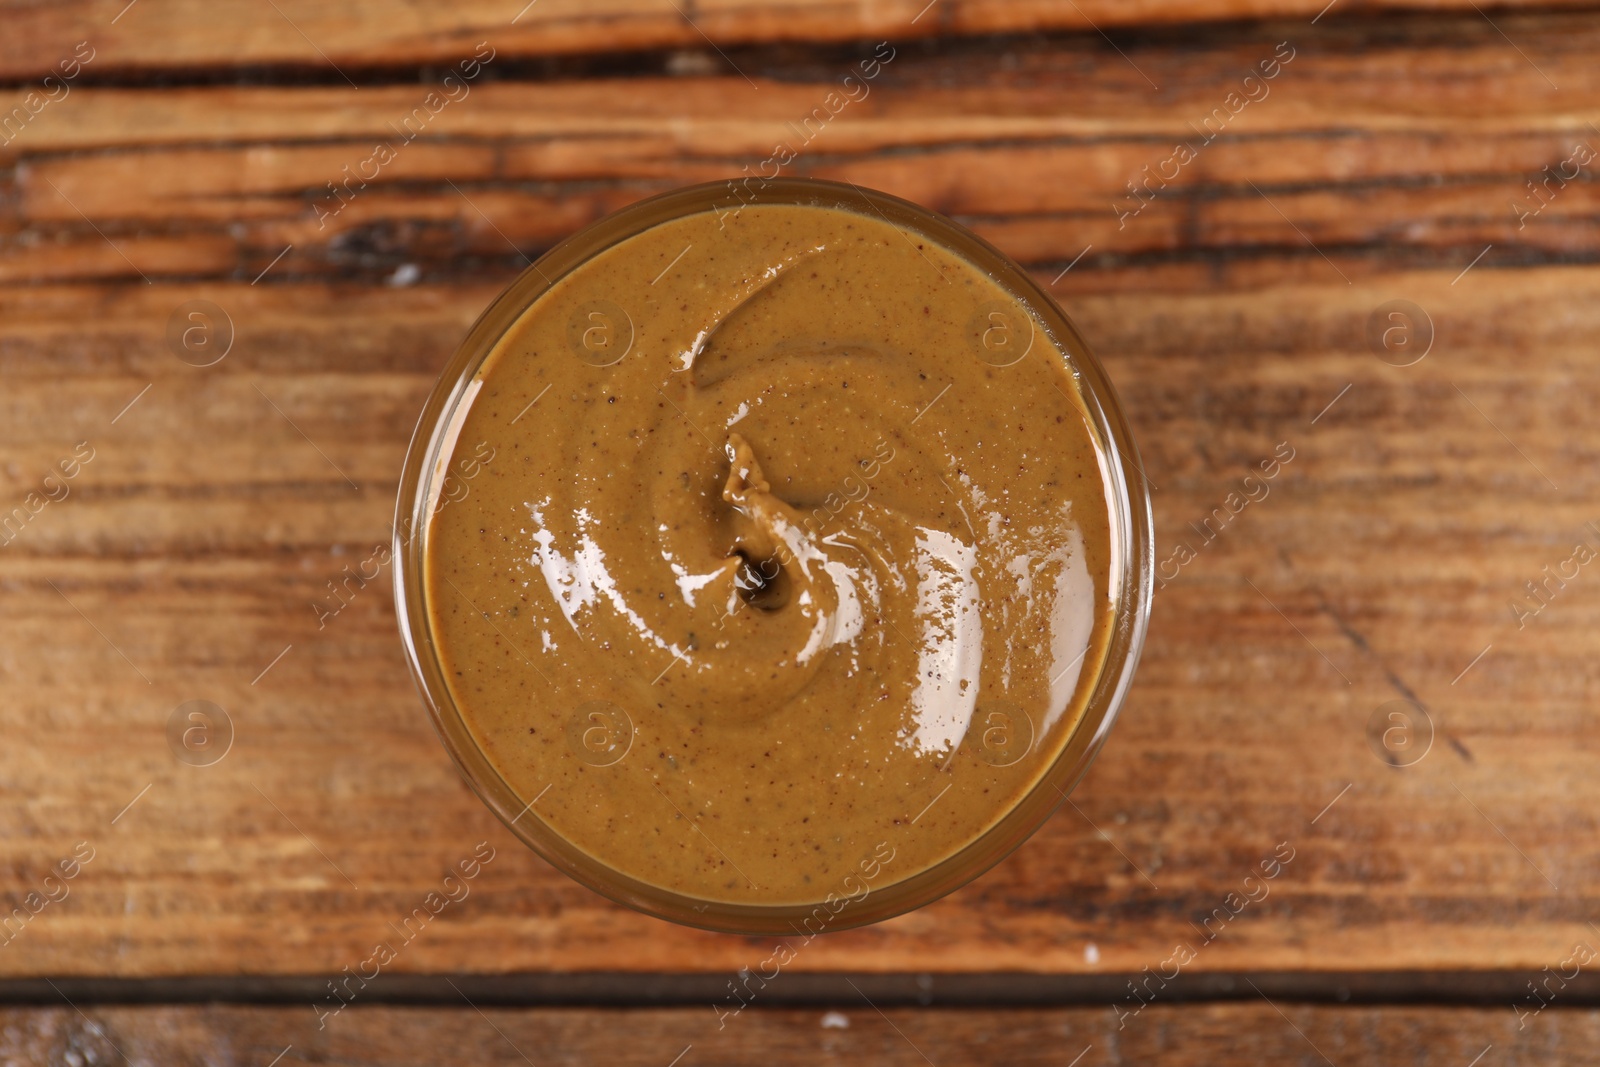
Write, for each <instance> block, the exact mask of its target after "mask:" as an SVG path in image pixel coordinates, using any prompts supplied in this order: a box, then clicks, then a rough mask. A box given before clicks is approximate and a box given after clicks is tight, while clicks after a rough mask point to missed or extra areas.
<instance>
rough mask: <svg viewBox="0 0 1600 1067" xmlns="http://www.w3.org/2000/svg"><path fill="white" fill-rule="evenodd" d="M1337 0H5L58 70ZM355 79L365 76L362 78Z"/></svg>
mask: <svg viewBox="0 0 1600 1067" xmlns="http://www.w3.org/2000/svg"><path fill="white" fill-rule="evenodd" d="M1483 6H1484V7H1488V8H1490V9H1491V10H1496V11H1499V10H1505V9H1511V10H1516V9H1519V8H1533V7H1545V8H1548V7H1572V8H1581V7H1592V6H1593V3H1592V0H1554V2H1553V3H1552V2H1551V0H1537V2H1536V0H1501V2H1499V3H1495V4H1492V5H1489V4H1485V5H1483ZM1331 7H1333V5H1331V4H1329V3H1328V2H1327V0H1079V2H1077V3H1073V2H1070V0H998V2H995V0H984V2H979V0H933V2H929V0H889V2H882V0H879V2H866V0H828V2H825V3H812V4H797V3H793V2H791V0H697V2H688V0H685V2H683V3H674V2H667V0H598V2H596V0H536V2H527V0H461V2H458V3H454V4H451V5H449V6H448V7H440V6H437V5H425V4H413V3H408V2H406V0H368V2H365V3H361V4H353V3H345V4H328V3H317V2H313V0H275V2H274V3H272V4H267V5H239V6H236V7H231V8H225V9H219V8H217V7H216V6H215V5H213V4H208V3H205V2H204V0H133V2H132V3H130V2H129V0H65V2H62V3H55V4H35V3H31V2H29V0H6V2H5V3H4V4H0V13H3V17H4V20H5V24H6V29H7V33H6V35H5V37H4V38H0V78H3V79H8V80H9V79H23V78H33V77H39V76H42V75H44V74H46V73H47V72H49V71H50V70H51V69H52V68H53V67H54V66H55V64H56V63H57V62H59V60H60V59H62V58H65V57H67V56H70V55H72V53H73V49H74V47H75V45H77V43H78V42H80V41H84V40H89V41H91V42H92V43H93V46H94V47H95V49H96V53H97V54H96V58H95V60H94V66H93V67H92V69H93V71H94V73H95V76H97V77H100V76H105V75H107V74H110V75H127V74H129V73H146V72H173V71H176V72H188V71H199V70H207V69H211V68H219V67H220V68H231V67H232V68H236V67H245V68H249V67H287V68H293V69H297V70H302V71H309V72H317V73H319V74H321V75H323V76H324V77H326V78H328V79H330V80H335V81H341V82H342V81H346V80H351V78H350V76H351V75H356V76H360V74H361V73H362V71H363V69H365V68H372V67H376V68H380V69H381V68H389V69H393V68H395V67H400V66H414V65H418V64H426V63H435V64H438V63H442V64H445V65H449V64H451V63H453V62H455V61H456V60H457V59H459V58H461V57H462V56H463V55H465V54H469V53H470V52H471V51H472V49H473V47H474V46H475V45H476V44H477V43H478V42H480V41H485V40H487V41H491V42H493V44H494V46H495V47H496V48H497V49H499V50H501V51H502V52H503V53H504V54H505V55H506V56H507V57H508V58H513V59H515V58H536V57H545V56H562V55H573V54H580V55H581V54H593V53H611V52H635V51H642V50H649V49H657V50H660V49H679V50H684V52H685V53H686V54H684V55H682V56H680V57H679V60H678V62H680V63H682V64H683V65H685V66H689V67H693V68H697V69H705V68H707V67H710V68H722V69H728V68H731V67H734V66H736V65H737V64H736V62H735V60H733V59H732V58H730V57H729V56H728V54H727V52H726V49H734V50H736V51H737V50H738V49H739V46H749V45H760V44H772V43H789V42H818V41H851V40H863V39H870V40H880V39H884V38H916V37H933V36H939V35H946V36H949V35H977V34H995V33H1019V32H1035V31H1041V30H1078V31H1084V30H1088V31H1093V30H1094V29H1096V28H1128V27H1140V26H1149V25H1161V24H1170V23H1177V22H1193V21H1200V20H1230V19H1251V18H1285V17H1287V18H1297V19H1300V20H1309V19H1311V18H1313V17H1316V16H1318V15H1319V13H1320V12H1323V11H1324V9H1325V8H1331ZM1472 8H1473V5H1472V3H1471V2H1470V0H1344V2H1343V3H1340V4H1339V5H1338V8H1337V9H1336V10H1334V11H1333V12H1332V13H1331V14H1329V16H1328V17H1329V18H1330V19H1332V18H1341V17H1344V16H1347V15H1349V14H1351V13H1372V12H1384V11H1400V12H1404V11H1452V10H1454V11H1471V10H1472ZM351 83H352V84H354V81H353V80H351Z"/></svg>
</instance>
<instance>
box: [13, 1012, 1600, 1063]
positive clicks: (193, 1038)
mask: <svg viewBox="0 0 1600 1067" xmlns="http://www.w3.org/2000/svg"><path fill="white" fill-rule="evenodd" d="M0 1024H3V1030H0V1035H3V1036H0V1055H6V1056H7V1057H8V1059H10V1060H11V1061H14V1062H29V1063H45V1062H50V1063H60V1062H68V1063H76V1062H87V1063H107V1062H111V1063H115V1062H120V1061H121V1060H122V1059H126V1060H127V1062H129V1063H132V1064H140V1065H142V1064H147V1063H161V1064H170V1065H172V1067H187V1065H190V1064H196V1065H198V1064H206V1065H208V1067H235V1065H238V1067H263V1065H265V1064H268V1063H269V1062H271V1063H274V1064H276V1065H277V1067H300V1065H302V1064H313V1063H339V1064H347V1065H350V1067H361V1065H367V1064H373V1065H379V1064H381V1065H383V1067H407V1065H410V1064H417V1065H424V1064H427V1065H435V1064H473V1065H478V1064H520V1063H524V1062H527V1063H538V1064H552V1065H561V1064H592V1063H614V1064H630V1065H631V1064H651V1065H656V1067H660V1065H662V1064H667V1063H669V1062H670V1063H673V1064H677V1065H680V1067H713V1065H717V1064H728V1065H736V1064H749V1063H757V1062H759V1063H770V1064H779V1065H782V1064H802V1063H804V1064H815V1063H864V1062H865V1063H874V1064H885V1065H888V1067H900V1065H904V1067H926V1065H927V1064H930V1063H933V1064H946V1063H1007V1064H1017V1065H1019V1067H1030V1065H1034V1064H1038V1065H1041V1067H1043V1065H1046V1064H1048V1065H1050V1067H1066V1065H1067V1064H1072V1065H1073V1067H1117V1065H1121V1064H1146V1063H1163V1064H1173V1065H1175V1067H1182V1065H1186V1064H1207V1065H1209V1064H1255V1063H1262V1062H1268V1063H1293V1064H1307V1065H1310V1064H1326V1063H1363V1064H1395V1065H1401V1064H1405V1065H1411V1064H1452V1065H1456V1067H1464V1065H1466V1064H1469V1063H1472V1062H1474V1060H1475V1057H1479V1056H1482V1055H1483V1054H1484V1053H1485V1052H1489V1051H1490V1050H1492V1052H1491V1053H1490V1054H1491V1055H1492V1056H1493V1057H1494V1058H1493V1062H1494V1063H1497V1064H1503V1065H1505V1067H1522V1065H1529V1067H1531V1065H1534V1064H1539V1065H1543V1064H1549V1063H1576V1062H1584V1061H1585V1060H1586V1058H1587V1057H1588V1056H1589V1054H1590V1051H1591V1050H1592V1049H1593V1047H1594V1043H1595V1041H1596V1039H1597V1038H1600V1013H1597V1012H1595V1011H1592V1010H1591V1011H1562V1010H1559V1009H1553V1010H1550V1011H1547V1012H1544V1013H1543V1014H1541V1015H1539V1016H1537V1017H1534V1018H1533V1019H1532V1020H1531V1021H1529V1022H1528V1024H1527V1028H1526V1029H1525V1030H1522V1031H1519V1030H1518V1026H1517V1019H1516V1017H1515V1016H1514V1015H1513V1014H1512V1012H1511V1011H1509V1010H1507V1009H1506V1008H1503V1007H1494V1008H1471V1009H1461V1008H1385V1007H1378V1008H1365V1007H1363V1008H1357V1007H1345V1008H1341V1007H1328V1006H1320V1007H1308V1006H1297V1005H1292V1004H1284V1005H1272V1004H1266V1003H1262V1002H1261V1001H1260V1000H1256V1001H1254V1002H1251V1003H1243V1004H1225V1005H1206V1006H1181V1007H1170V1006H1160V1005H1153V1006H1151V1007H1148V1008H1146V1009H1145V1011H1144V1013H1142V1014H1141V1015H1140V1016H1137V1017H1134V1018H1132V1019H1131V1020H1127V1021H1125V1023H1124V1026H1123V1028H1122V1029H1119V1028H1118V1019H1117V1016H1115V1015H1114V1014H1113V1013H1112V1011H1111V1010H1110V1009H1107V1008H1062V1009H1050V1010H1038V1009H1021V1010H1010V1011H1006V1010H986V1011H949V1010H917V1009H903V1008H890V1009H888V1010H886V1011H883V1012H881V1013H880V1012H878V1011H876V1010H874V1009H873V1008H872V1007H871V1006H869V1005H867V1004H864V1003H862V1002H861V1001H860V1000H859V999H858V1000H856V1001H855V1002H854V1003H847V1004H841V1005H839V1006H838V1007H837V1008H835V1009H831V1010H824V1009H822V1008H818V1009H815V1010H805V1011H771V1010H766V1011H763V1010H759V1009H750V1010H748V1011H746V1012H744V1013H742V1014H740V1015H739V1016H737V1017H734V1018H731V1019H727V1020H724V1025H723V1027H722V1029H720V1030H719V1029H718V1024H717V1019H716V1017H715V1016H713V1014H712V1013H711V1012H710V1011H709V1010H707V1009H704V1008H700V1009H676V1010H660V1009H657V1010H615V1009H609V1010H608V1009H559V1010H555V1009H502V1008H488V1009H485V1010H483V1011H475V1010H474V1009H473V1008H472V1007H471V1006H469V1005H465V1004H463V1005H461V1006H459V1007H453V1008H357V1007H351V1008H349V1009H347V1010H346V1011H345V1012H344V1013H343V1014H342V1015H340V1016H338V1017H336V1018H334V1019H331V1020H329V1021H328V1022H327V1025H326V1027H325V1028H323V1029H320V1030H319V1029H318V1027H317V1020H316V1018H315V1017H314V1016H313V1014H312V1012H311V1011H309V1010H308V1009H307V1008H305V1007H283V1008H244V1007H223V1006H212V1007H183V1008H162V1007H152V1008H130V1007H116V1008H113V1007H92V1006H91V1007H87V1008H86V1009H85V1010H84V1011H83V1012H82V1013H81V1014H80V1013H78V1012H76V1011H74V1009H72V1008H69V1007H65V1006H62V1007H52V1008H9V1009H5V1010H0ZM73 1054H76V1055H77V1057H78V1058H77V1059H72V1058H71V1057H72V1056H73ZM280 1056H281V1059H274V1057H280ZM674 1057H678V1058H677V1059H674ZM1075 1057H1076V1058H1075Z"/></svg>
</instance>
